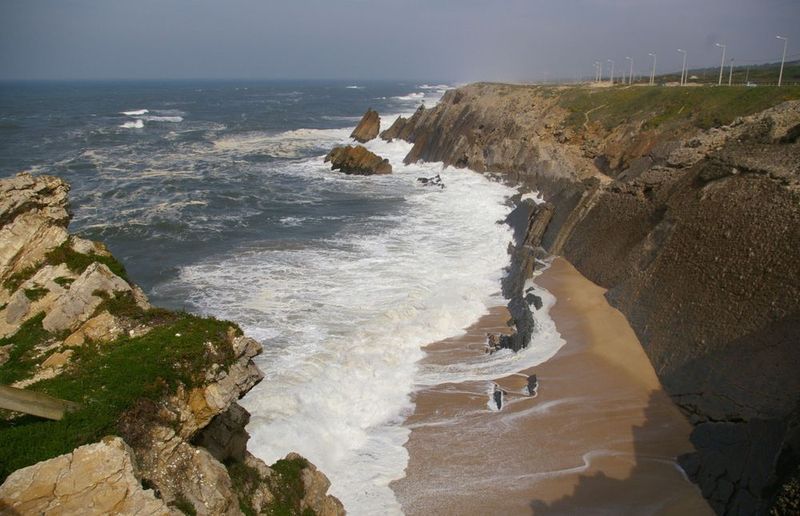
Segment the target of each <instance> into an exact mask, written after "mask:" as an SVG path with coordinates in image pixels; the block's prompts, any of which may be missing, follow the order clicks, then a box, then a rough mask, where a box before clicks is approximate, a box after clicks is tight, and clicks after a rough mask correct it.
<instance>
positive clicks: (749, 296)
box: [388, 84, 800, 514]
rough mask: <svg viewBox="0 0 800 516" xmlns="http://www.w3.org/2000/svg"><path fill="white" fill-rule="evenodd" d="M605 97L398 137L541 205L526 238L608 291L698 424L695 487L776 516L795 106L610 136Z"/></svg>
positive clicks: (720, 501)
mask: <svg viewBox="0 0 800 516" xmlns="http://www.w3.org/2000/svg"><path fill="white" fill-rule="evenodd" d="M654 91H655V92H656V93H654V94H653V96H652V98H650V100H649V101H650V102H651V104H655V103H657V102H659V93H658V91H657V90H654ZM615 94H620V93H618V92H610V93H603V94H602V95H615ZM576 95H577V96H580V95H584V96H585V98H582V99H581V102H582V105H584V106H585V109H586V110H585V112H575V111H572V110H570V109H567V108H566V107H565V105H567V104H566V103H565V102H564V101H563V99H564V98H566V97H567V96H571V98H572V99H574V98H575V97H576ZM602 95H597V96H595V95H594V94H593V92H591V91H589V90H588V89H586V90H576V89H574V88H572V89H569V88H535V87H524V86H510V85H494V84H477V85H471V86H467V87H464V88H460V89H458V90H454V91H450V92H448V93H447V94H446V95H445V96H444V98H443V100H442V102H441V103H440V104H439V105H438V106H437V107H435V108H432V109H425V110H421V111H419V112H418V113H417V114H415V120H414V121H413V122H411V121H410V120H407V121H403V122H402V123H400V124H399V125H398V127H397V128H396V130H395V131H394V134H390V135H388V136H392V137H397V135H398V134H399V133H401V132H402V134H403V137H404V138H405V139H407V140H408V141H410V142H412V143H413V144H414V146H413V148H412V150H411V151H410V152H409V154H408V156H407V157H406V161H407V162H413V161H417V160H427V161H443V162H444V163H445V164H446V165H452V166H456V167H469V168H471V169H474V170H477V171H481V172H490V173H496V174H500V175H501V176H502V177H504V178H505V179H506V180H507V181H509V182H513V183H516V184H520V185H522V186H523V187H525V188H527V189H530V190H537V191H539V192H541V193H542V194H543V195H544V197H545V199H547V201H548V203H549V204H550V205H552V213H550V215H549V220H548V221H547V222H543V225H545V226H546V229H544V231H542V228H541V226H540V225H536V227H535V231H534V228H533V227H531V237H532V238H533V239H537V240H538V239H539V238H540V241H541V245H542V246H543V247H544V248H545V249H547V250H548V251H549V252H552V253H555V254H562V255H564V256H565V257H566V258H567V259H569V260H570V261H571V262H572V263H573V264H574V265H575V266H576V267H577V268H578V269H579V270H580V271H581V272H582V273H583V274H584V275H586V276H587V277H588V278H589V279H591V280H592V281H594V282H596V283H598V284H600V285H601V286H603V287H606V288H608V289H609V290H608V293H607V298H608V299H609V302H610V303H611V304H612V305H613V306H615V307H617V308H618V309H620V310H621V311H622V312H623V313H624V314H625V315H626V317H627V318H628V320H629V321H630V323H631V326H632V327H633V328H634V330H635V331H636V333H637V335H638V337H639V340H640V341H641V342H642V345H643V347H644V349H645V351H646V352H647V354H648V356H649V357H650V359H651V361H652V363H653V365H654V367H655V369H656V371H657V373H658V375H659V377H660V379H661V381H662V383H663V385H664V387H665V388H666V389H667V391H668V392H669V393H670V394H671V395H672V397H673V399H674V400H675V402H676V403H677V404H678V405H679V406H680V407H681V408H682V409H683V410H684V411H685V412H686V414H687V415H688V416H689V417H690V419H691V420H692V421H693V423H694V424H695V425H696V430H695V432H694V434H693V441H694V443H695V445H696V447H697V453H696V454H693V455H690V456H687V457H683V458H681V463H682V464H683V466H684V468H685V470H686V471H687V473H688V474H689V475H690V476H691V477H692V479H693V480H694V481H696V482H697V483H698V484H699V485H700V487H701V489H702V490H703V494H704V495H705V496H706V497H707V498H708V500H709V502H710V503H711V505H712V506H713V507H714V508H715V509H716V510H717V511H718V512H719V513H720V514H723V513H739V512H744V513H765V512H767V511H768V510H769V507H770V506H773V505H774V504H776V503H779V502H776V499H777V498H776V497H778V496H779V495H778V493H785V492H791V489H789V488H786V489H784V487H785V486H789V485H794V484H792V482H795V484H796V483H797V481H796V480H791V478H792V475H795V476H796V475H797V473H798V469H797V464H798V462H799V461H798V457H800V447H798V444H797V443H798V437H800V434H799V433H798V430H797V425H793V424H792V423H791V422H792V421H796V419H797V415H798V401H799V398H800V375H798V374H797V364H800V347H799V346H798V345H797V343H798V338H800V255H799V254H798V249H800V143H798V134H800V102H798V101H790V102H785V103H783V104H780V105H776V106H774V107H771V108H769V109H766V110H764V111H762V112H760V113H757V114H754V115H751V116H746V117H741V118H738V119H736V120H734V121H733V123H731V124H729V125H718V126H715V127H711V128H709V129H705V130H703V129H700V128H698V126H697V124H693V123H691V122H686V121H685V120H684V121H680V122H679V121H677V120H678V118H675V119H674V121H672V122H665V123H662V124H661V125H657V123H656V121H654V120H655V119H654V118H653V117H654V116H655V115H654V114H653V113H654V112H655V109H654V107H653V106H652V105H651V106H645V108H643V110H642V111H641V112H638V113H632V114H628V115H626V117H623V118H620V120H619V121H617V122H616V123H614V124H611V125H610V126H604V125H603V124H601V123H599V122H594V121H593V119H592V117H593V116H595V115H596V114H597V113H600V112H601V111H600V110H603V109H606V105H605V104H604V100H603V99H604V98H605V99H608V98H609V97H603V96H602ZM595 99H598V100H595ZM573 104H574V103H573ZM684 107H687V106H684ZM688 109H692V107H691V106H688ZM391 129H392V128H390V130H391ZM517 247H518V246H517ZM518 262H519V263H524V260H522V261H518ZM512 290H514V289H512ZM516 290H518V289H516ZM512 299H513V298H512ZM782 486H784V487H782ZM794 492H795V493H796V492H797V490H796V489H795V491H794ZM784 502H785V500H784ZM784 502H780V503H784Z"/></svg>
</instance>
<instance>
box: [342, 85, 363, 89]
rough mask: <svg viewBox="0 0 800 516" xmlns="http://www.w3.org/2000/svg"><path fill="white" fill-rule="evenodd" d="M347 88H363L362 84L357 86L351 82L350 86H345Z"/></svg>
mask: <svg viewBox="0 0 800 516" xmlns="http://www.w3.org/2000/svg"><path fill="white" fill-rule="evenodd" d="M345 88H347V89H348V90H363V89H364V87H363V86H357V85H355V84H351V85H350V86H345Z"/></svg>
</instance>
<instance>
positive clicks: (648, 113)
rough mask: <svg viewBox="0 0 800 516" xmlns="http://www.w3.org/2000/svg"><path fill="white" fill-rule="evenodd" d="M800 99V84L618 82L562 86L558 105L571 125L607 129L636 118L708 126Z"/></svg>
mask: <svg viewBox="0 0 800 516" xmlns="http://www.w3.org/2000/svg"><path fill="white" fill-rule="evenodd" d="M795 99H800V86H787V87H782V88H777V87H757V88H745V87H715V86H694V87H684V88H680V87H660V86H657V87H647V86H633V87H624V86H618V87H613V88H586V87H574V88H565V89H561V90H560V91H559V105H560V106H561V107H563V108H565V109H567V110H568V111H569V112H570V115H569V117H568V118H567V120H566V124H567V125H568V126H570V127H573V128H579V127H581V126H583V125H584V124H585V123H587V122H588V123H591V122H599V123H600V124H602V125H603V126H604V127H605V128H606V129H608V130H611V129H613V128H614V127H616V126H617V125H619V124H624V123H628V122H631V121H636V120H642V121H643V122H644V127H643V128H644V129H657V128H659V127H662V126H665V125H670V126H673V125H676V126H680V125H684V126H693V127H695V128H698V129H709V128H711V127H718V126H721V125H726V124H730V123H731V122H733V121H734V120H735V119H736V118H737V117H742V116H748V115H752V114H754V113H757V112H759V111H763V110H764V109H767V108H769V107H772V106H774V105H776V104H780V103H781V102H784V101H787V100H795Z"/></svg>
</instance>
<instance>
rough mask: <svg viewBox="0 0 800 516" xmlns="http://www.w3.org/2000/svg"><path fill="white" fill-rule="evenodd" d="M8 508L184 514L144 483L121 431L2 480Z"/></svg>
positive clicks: (1, 500)
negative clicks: (166, 502)
mask: <svg viewBox="0 0 800 516" xmlns="http://www.w3.org/2000/svg"><path fill="white" fill-rule="evenodd" d="M0 510H2V512H3V514H6V511H9V512H8V514H75V515H77V514H97V515H100V514H140V515H176V516H177V515H180V514H183V513H182V512H181V511H178V510H176V509H172V508H170V507H168V506H167V505H166V504H165V503H164V501H163V500H160V499H158V498H156V496H155V493H154V492H153V490H152V489H144V488H143V487H142V485H141V478H140V476H139V472H138V470H137V467H136V459H135V457H134V456H133V453H132V451H131V449H130V448H129V447H128V446H127V445H126V444H125V442H124V441H123V440H122V439H120V438H119V437H109V438H106V439H103V440H102V441H101V442H99V443H95V444H88V445H86V446H81V447H79V448H76V449H75V451H73V452H72V453H68V454H66V455H60V456H58V457H55V458H53V459H50V460H47V461H44V462H40V463H38V464H34V465H33V466H29V467H27V468H23V469H20V470H17V471H16V472H14V473H13V474H12V475H11V476H9V477H8V478H7V479H6V481H5V482H4V483H3V485H2V486H0Z"/></svg>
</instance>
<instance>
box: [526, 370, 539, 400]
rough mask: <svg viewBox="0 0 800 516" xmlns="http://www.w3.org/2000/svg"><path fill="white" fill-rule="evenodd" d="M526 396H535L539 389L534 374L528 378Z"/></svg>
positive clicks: (537, 380)
mask: <svg viewBox="0 0 800 516" xmlns="http://www.w3.org/2000/svg"><path fill="white" fill-rule="evenodd" d="M527 387H528V396H536V391H537V390H538V389H539V379H538V378H536V375H535V374H532V375H530V376H529V377H528V386H527Z"/></svg>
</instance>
